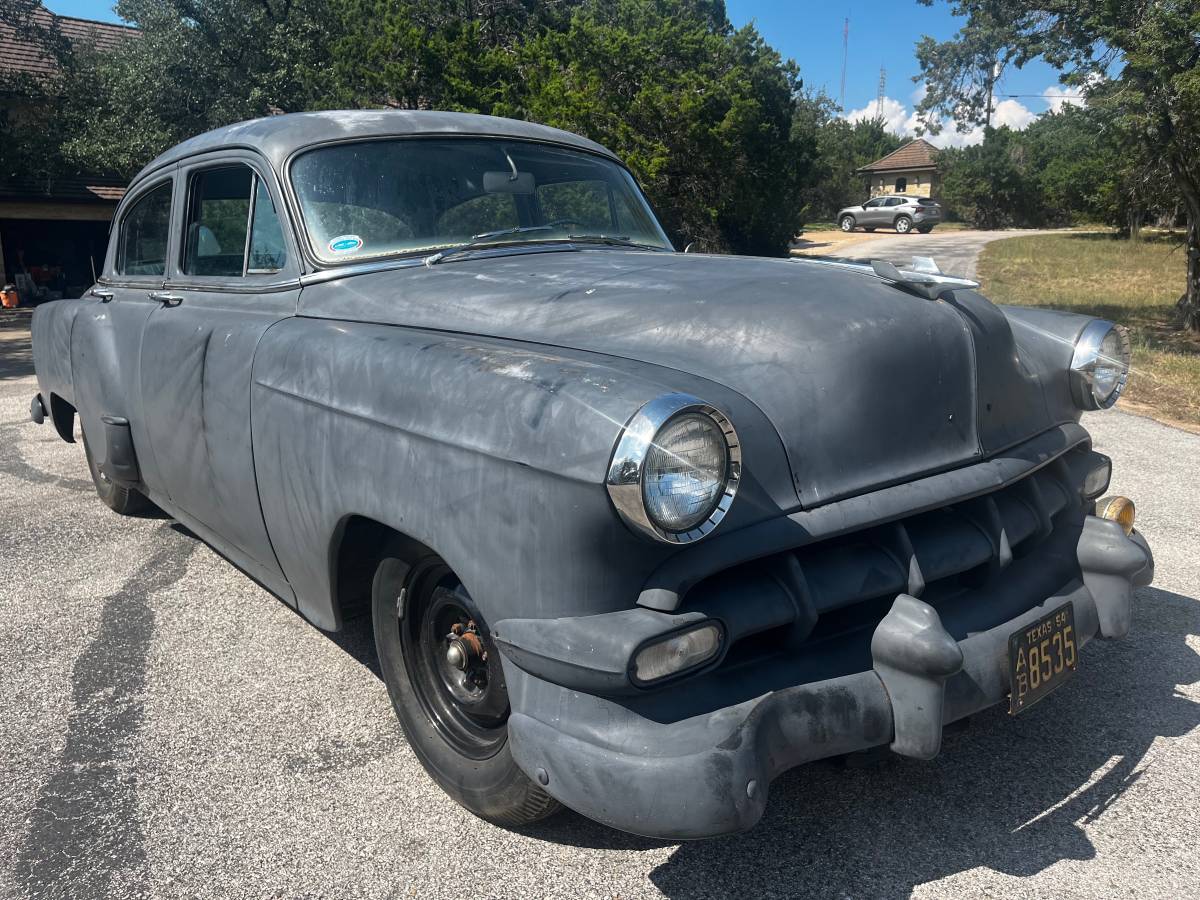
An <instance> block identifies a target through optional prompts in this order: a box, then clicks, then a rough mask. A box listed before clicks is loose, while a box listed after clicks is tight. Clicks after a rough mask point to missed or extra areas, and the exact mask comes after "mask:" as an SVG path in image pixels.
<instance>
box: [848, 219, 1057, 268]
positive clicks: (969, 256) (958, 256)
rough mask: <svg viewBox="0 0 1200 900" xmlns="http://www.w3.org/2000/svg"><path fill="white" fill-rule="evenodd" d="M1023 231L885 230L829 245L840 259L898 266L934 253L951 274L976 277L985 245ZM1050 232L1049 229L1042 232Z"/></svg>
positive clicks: (940, 265)
mask: <svg viewBox="0 0 1200 900" xmlns="http://www.w3.org/2000/svg"><path fill="white" fill-rule="evenodd" d="M1022 233H1027V234H1028V233H1032V232H1021V231H1013V230H1009V231H941V232H939V231H938V230H937V229H934V230H933V231H932V232H931V233H929V234H919V233H915V232H914V233H910V234H903V235H897V234H888V233H886V232H882V233H879V234H877V235H876V236H873V237H871V238H869V239H867V240H860V241H854V242H849V243H847V244H846V245H845V246H842V247H839V246H837V245H836V244H834V245H832V246H831V247H830V248H829V253H830V254H831V255H835V256H836V257H837V258H839V259H854V260H869V259H886V260H887V261H888V262H891V263H895V264H896V265H908V264H909V263H911V262H912V258H913V257H914V256H931V257H933V259H934V261H935V262H936V263H937V264H938V268H940V269H941V270H942V271H943V272H945V273H946V274H947V275H958V276H960V277H962V278H974V277H975V264H976V262H977V261H978V259H979V251H980V250H982V249H983V247H984V245H985V244H988V243H991V242H992V241H997V240H1001V239H1003V238H1010V237H1016V236H1018V235H1020V234H1022ZM1039 233H1040V234H1046V233H1048V232H1044V231H1043V232H1039Z"/></svg>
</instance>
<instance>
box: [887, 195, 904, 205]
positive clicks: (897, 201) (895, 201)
mask: <svg viewBox="0 0 1200 900" xmlns="http://www.w3.org/2000/svg"><path fill="white" fill-rule="evenodd" d="M903 203H904V198H903V197H888V201H887V204H886V205H887V206H900V205H902V204H903Z"/></svg>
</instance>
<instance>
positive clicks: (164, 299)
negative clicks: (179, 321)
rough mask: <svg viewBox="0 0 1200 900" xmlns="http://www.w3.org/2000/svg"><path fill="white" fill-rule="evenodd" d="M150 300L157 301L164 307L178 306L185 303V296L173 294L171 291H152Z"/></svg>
mask: <svg viewBox="0 0 1200 900" xmlns="http://www.w3.org/2000/svg"><path fill="white" fill-rule="evenodd" d="M150 299H151V300H157V301H158V302H159V303H161V304H162V305H163V306H178V305H179V304H180V303H182V302H183V295H182V294H172V293H171V292H170V291H151V292H150Z"/></svg>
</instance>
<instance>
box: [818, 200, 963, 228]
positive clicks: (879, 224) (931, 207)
mask: <svg viewBox="0 0 1200 900" xmlns="http://www.w3.org/2000/svg"><path fill="white" fill-rule="evenodd" d="M940 221H942V208H941V207H940V206H939V205H938V204H937V203H936V202H934V201H933V200H930V199H929V198H928V197H906V196H904V195H902V194H886V195H884V196H882V197H875V198H873V199H871V200H868V201H867V202H866V203H864V204H863V205H862V206H847V207H846V208H845V209H843V210H842V211H841V212H839V213H838V214H837V223H838V226H839V227H840V228H841V229H842V231H853V230H854V229H855V228H856V227H859V226H861V227H862V228H863V230H865V231H874V230H875V229H876V228H895V229H896V233H897V234H908V233H909V232H910V231H912V230H913V229H914V228H915V229H916V230H917V231H919V232H921V234H929V232H931V231H933V226H934V225H936V224H937V223H938V222H940Z"/></svg>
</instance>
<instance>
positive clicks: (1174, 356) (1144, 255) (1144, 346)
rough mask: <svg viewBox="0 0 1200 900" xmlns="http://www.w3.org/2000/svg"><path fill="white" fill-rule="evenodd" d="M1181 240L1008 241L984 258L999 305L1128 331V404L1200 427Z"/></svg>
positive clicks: (987, 288)
mask: <svg viewBox="0 0 1200 900" xmlns="http://www.w3.org/2000/svg"><path fill="white" fill-rule="evenodd" d="M1186 265H1187V262H1186V259H1185V257H1184V248H1183V241H1182V238H1181V237H1180V236H1179V235H1171V234H1166V233H1148V234H1146V236H1145V237H1144V238H1143V239H1142V240H1141V241H1129V240H1124V239H1120V238H1117V237H1115V236H1114V235H1112V234H1109V233H1103V232H1100V233H1097V232H1091V233H1073V234H1054V235H1035V236H1029V237H1014V238H1006V239H1005V240H1002V241H995V242H994V243H991V244H988V245H987V246H986V247H985V248H984V250H983V254H982V255H981V256H980V258H979V269H978V271H979V280H980V281H981V282H982V283H983V290H984V292H985V293H986V294H987V295H988V297H989V298H991V299H992V300H993V301H994V302H996V303H1012V304H1018V305H1022V306H1040V307H1046V308H1049V309H1062V310H1068V311H1070V312H1078V313H1085V314H1087V315H1093V316H1100V317H1102V318H1105V319H1110V320H1112V321H1114V322H1119V323H1121V324H1123V325H1126V326H1128V328H1129V330H1130V332H1131V335H1132V338H1133V374H1132V375H1131V376H1130V379H1129V387H1128V388H1127V390H1126V392H1125V395H1124V398H1123V399H1122V401H1121V402H1122V403H1124V404H1127V405H1129V406H1130V407H1138V408H1140V409H1143V410H1145V411H1147V412H1150V413H1152V414H1153V415H1155V416H1157V417H1158V418H1161V419H1165V420H1169V421H1175V422H1184V423H1187V424H1190V425H1200V334H1197V333H1195V332H1189V331H1184V330H1182V329H1181V328H1180V327H1179V315H1178V310H1177V308H1176V301H1178V299H1179V295H1180V294H1181V293H1183V286H1184V278H1185V271H1186V269H1185V267H1186Z"/></svg>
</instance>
